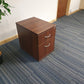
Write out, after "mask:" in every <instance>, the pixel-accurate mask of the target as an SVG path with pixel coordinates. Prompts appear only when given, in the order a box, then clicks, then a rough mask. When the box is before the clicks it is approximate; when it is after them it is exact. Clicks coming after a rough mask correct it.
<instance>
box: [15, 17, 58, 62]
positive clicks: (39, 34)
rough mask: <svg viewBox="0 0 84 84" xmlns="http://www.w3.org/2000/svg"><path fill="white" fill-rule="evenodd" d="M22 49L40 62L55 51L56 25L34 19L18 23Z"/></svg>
mask: <svg viewBox="0 0 84 84" xmlns="http://www.w3.org/2000/svg"><path fill="white" fill-rule="evenodd" d="M16 25H17V31H18V36H19V42H20V46H21V48H22V49H23V50H24V51H26V52H28V53H29V54H30V55H31V56H33V57H34V58H35V59H36V60H38V61H40V60H41V59H42V58H44V57H45V56H47V55H48V54H49V53H50V52H51V51H53V50H54V41H55V32H56V25H55V24H51V23H49V22H46V21H43V20H41V19H38V18H36V17H32V18H29V19H26V20H23V21H19V22H17V23H16Z"/></svg>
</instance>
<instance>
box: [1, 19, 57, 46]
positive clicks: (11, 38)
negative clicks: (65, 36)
mask: <svg viewBox="0 0 84 84" xmlns="http://www.w3.org/2000/svg"><path fill="white" fill-rule="evenodd" d="M55 21H56V19H53V20H51V21H49V22H50V23H53V22H55ZM16 38H18V35H14V36H12V37H9V38H7V39H5V40H3V41H0V45H3V44H5V43H8V42H10V41H12V40H14V39H16Z"/></svg>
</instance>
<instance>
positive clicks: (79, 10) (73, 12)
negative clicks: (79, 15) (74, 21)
mask: <svg viewBox="0 0 84 84" xmlns="http://www.w3.org/2000/svg"><path fill="white" fill-rule="evenodd" d="M80 10H81V9H78V10H76V11H73V12H71V13H68V14H67V16H69V15H72V14H74V13H76V12H78V11H80Z"/></svg>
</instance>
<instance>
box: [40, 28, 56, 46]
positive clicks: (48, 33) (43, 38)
mask: <svg viewBox="0 0 84 84" xmlns="http://www.w3.org/2000/svg"><path fill="white" fill-rule="evenodd" d="M55 30H56V27H52V28H50V29H49V30H47V31H45V32H43V33H41V34H39V36H38V44H39V45H41V44H42V43H44V42H45V41H47V40H48V39H50V38H52V36H55Z"/></svg>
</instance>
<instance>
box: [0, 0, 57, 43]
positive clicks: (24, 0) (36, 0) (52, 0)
mask: <svg viewBox="0 0 84 84" xmlns="http://www.w3.org/2000/svg"><path fill="white" fill-rule="evenodd" d="M6 1H8V3H9V4H10V5H11V6H13V7H12V8H11V13H12V14H11V15H8V16H6V17H3V18H2V21H1V23H0V41H2V40H4V39H7V38H9V37H11V36H13V35H16V34H17V31H16V24H15V23H16V22H17V21H20V20H23V19H26V18H30V17H33V16H34V17H38V18H40V19H43V20H46V21H51V20H53V19H55V18H56V12H57V1H58V0H6Z"/></svg>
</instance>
